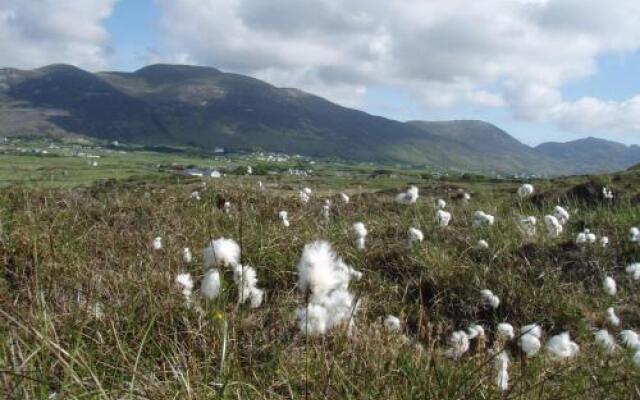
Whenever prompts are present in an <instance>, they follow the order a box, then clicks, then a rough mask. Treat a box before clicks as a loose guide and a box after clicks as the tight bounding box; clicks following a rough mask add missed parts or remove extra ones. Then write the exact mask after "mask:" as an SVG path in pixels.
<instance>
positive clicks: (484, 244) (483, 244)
mask: <svg viewBox="0 0 640 400" xmlns="http://www.w3.org/2000/svg"><path fill="white" fill-rule="evenodd" d="M476 247H477V248H478V249H480V250H486V249H488V248H489V243H488V242H487V241H486V240H484V239H480V240H478V243H477V244H476Z"/></svg>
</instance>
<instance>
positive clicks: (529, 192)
mask: <svg viewBox="0 0 640 400" xmlns="http://www.w3.org/2000/svg"><path fill="white" fill-rule="evenodd" d="M534 192H535V188H534V187H533V185H531V184H530V183H525V184H524V185H522V186H520V187H519V188H518V196H520V198H522V199H526V198H527V197H531V196H533V193H534Z"/></svg>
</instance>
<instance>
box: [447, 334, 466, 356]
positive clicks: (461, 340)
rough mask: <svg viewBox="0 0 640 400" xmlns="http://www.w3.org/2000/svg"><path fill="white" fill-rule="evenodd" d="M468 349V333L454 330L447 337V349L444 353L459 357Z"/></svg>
mask: <svg viewBox="0 0 640 400" xmlns="http://www.w3.org/2000/svg"><path fill="white" fill-rule="evenodd" d="M467 351H469V335H467V333H466V332H465V331H455V332H453V333H452V334H451V337H450V338H449V349H447V351H446V352H445V355H446V356H447V357H449V358H454V359H457V358H460V357H462V355H463V354H464V353H466V352H467Z"/></svg>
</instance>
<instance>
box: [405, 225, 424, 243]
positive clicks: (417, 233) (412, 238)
mask: <svg viewBox="0 0 640 400" xmlns="http://www.w3.org/2000/svg"><path fill="white" fill-rule="evenodd" d="M407 235H408V237H409V246H413V245H414V244H418V243H422V241H423V240H424V234H423V233H422V231H421V230H420V229H417V228H409V232H408V233H407Z"/></svg>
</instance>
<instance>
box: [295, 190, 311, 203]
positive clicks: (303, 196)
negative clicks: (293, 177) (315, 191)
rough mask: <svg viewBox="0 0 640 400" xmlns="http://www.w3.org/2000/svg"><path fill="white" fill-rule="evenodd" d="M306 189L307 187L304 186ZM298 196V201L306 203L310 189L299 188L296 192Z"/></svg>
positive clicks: (309, 195)
mask: <svg viewBox="0 0 640 400" xmlns="http://www.w3.org/2000/svg"><path fill="white" fill-rule="evenodd" d="M305 189H308V188H305ZM298 198H299V199H300V202H301V203H302V204H307V203H308V202H309V200H311V189H309V192H307V191H305V190H301V191H299V192H298Z"/></svg>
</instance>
